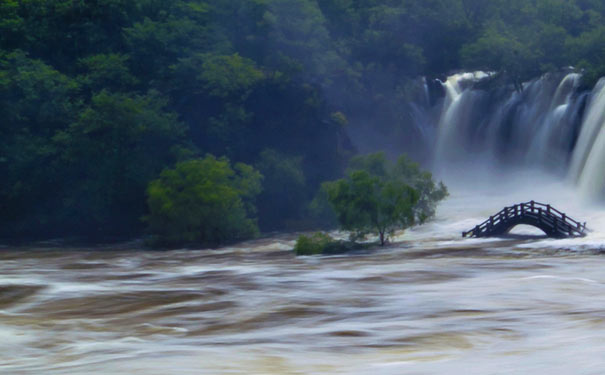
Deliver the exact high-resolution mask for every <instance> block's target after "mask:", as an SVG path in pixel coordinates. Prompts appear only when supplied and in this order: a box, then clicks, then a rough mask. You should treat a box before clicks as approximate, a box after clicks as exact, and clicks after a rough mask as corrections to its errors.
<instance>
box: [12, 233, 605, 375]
mask: <svg viewBox="0 0 605 375" xmlns="http://www.w3.org/2000/svg"><path fill="white" fill-rule="evenodd" d="M534 241H535V240H532V239H511V240H500V241H494V242H472V241H471V242H469V241H467V242H465V244H466V245H465V246H445V247H438V248H422V247H421V246H418V243H416V244H415V243H413V242H409V243H406V242H403V243H401V244H399V245H393V246H391V247H390V248H387V249H383V250H379V251H376V252H363V253H356V254H351V255H346V256H333V257H300V258H296V257H294V256H293V254H292V253H291V252H290V251H289V250H288V249H289V248H290V247H291V245H292V239H291V238H284V237H282V238H273V239H266V240H260V241H253V242H249V243H246V244H242V245H239V246H237V247H232V248H228V249H221V250H218V251H216V250H180V251H168V252H146V251H136V250H129V251H125V250H120V251H112V250H111V249H110V248H105V249H94V250H87V249H78V250H74V249H69V250H66V249H52V248H51V249H23V248H20V249H11V248H5V249H3V250H2V251H1V252H0V275H1V276H0V372H1V373H6V374H41V373H43V374H158V375H159V374H368V373H378V374H402V373H406V374H407V373H411V374H424V373H465V374H468V373H470V374H475V373H476V374H486V373H490V374H506V373H519V371H533V372H534V373H546V372H547V371H548V372H549V373H567V374H568V373H587V374H588V373H594V374H597V373H601V372H602V370H604V369H605V356H604V355H603V353H605V293H604V292H605V272H603V270H604V269H605V257H603V255H602V254H601V253H600V252H599V251H596V250H590V251H584V252H577V251H576V252H572V253H570V252H562V251H553V250H552V249H541V250H540V249H538V250H536V249H526V248H523V247H522V245H524V244H527V243H532V242H534Z"/></svg>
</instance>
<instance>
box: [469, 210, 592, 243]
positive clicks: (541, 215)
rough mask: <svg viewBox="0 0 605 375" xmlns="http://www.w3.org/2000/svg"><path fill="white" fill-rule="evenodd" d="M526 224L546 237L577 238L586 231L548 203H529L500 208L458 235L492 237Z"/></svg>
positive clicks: (580, 224) (583, 226) (581, 225)
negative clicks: (540, 231)
mask: <svg viewBox="0 0 605 375" xmlns="http://www.w3.org/2000/svg"><path fill="white" fill-rule="evenodd" d="M521 224H524V225H530V226H533V227H536V228H538V229H540V230H542V231H543V232H544V233H545V234H546V235H547V236H548V237H554V238H565V237H580V236H584V235H585V232H586V223H580V222H578V221H576V220H573V219H572V218H570V217H569V216H567V215H566V214H565V213H563V212H561V211H559V210H557V209H555V208H554V207H552V206H551V205H549V204H544V203H538V202H535V201H530V202H526V203H520V204H515V205H514V206H510V207H504V208H503V209H502V210H501V211H500V212H498V213H497V214H495V215H493V216H490V218H489V219H487V220H486V221H484V222H483V223H481V224H479V225H477V226H475V228H473V229H471V230H469V231H467V232H462V236H463V237H495V236H501V235H504V234H506V233H508V232H510V230H511V229H512V228H514V227H516V226H517V225H521Z"/></svg>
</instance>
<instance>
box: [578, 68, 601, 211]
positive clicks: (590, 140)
mask: <svg viewBox="0 0 605 375" xmlns="http://www.w3.org/2000/svg"><path fill="white" fill-rule="evenodd" d="M603 125H605V78H601V80H599V82H598V83H597V84H596V86H595V88H594V90H593V91H592V94H591V99H590V103H589V104H588V107H587V109H586V116H585V119H584V122H583V124H582V129H581V132H580V135H579V137H578V143H577V145H576V148H575V149H574V152H573V157H572V164H571V168H570V178H571V179H572V181H573V182H575V183H576V184H577V185H578V188H579V190H580V192H581V194H582V195H583V196H586V197H589V198H596V199H598V198H601V199H602V198H604V197H605V194H604V193H605V132H604V131H603Z"/></svg>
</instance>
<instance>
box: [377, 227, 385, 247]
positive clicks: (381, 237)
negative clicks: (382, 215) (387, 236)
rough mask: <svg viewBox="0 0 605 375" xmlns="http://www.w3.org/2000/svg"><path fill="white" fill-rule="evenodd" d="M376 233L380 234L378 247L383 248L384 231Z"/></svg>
mask: <svg viewBox="0 0 605 375" xmlns="http://www.w3.org/2000/svg"><path fill="white" fill-rule="evenodd" d="M378 233H379V234H380V246H384V231H383V230H380V231H378Z"/></svg>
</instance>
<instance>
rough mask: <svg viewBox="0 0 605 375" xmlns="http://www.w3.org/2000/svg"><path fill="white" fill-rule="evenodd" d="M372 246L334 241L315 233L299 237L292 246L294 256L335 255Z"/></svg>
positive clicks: (324, 235) (325, 235) (320, 233)
mask: <svg viewBox="0 0 605 375" xmlns="http://www.w3.org/2000/svg"><path fill="white" fill-rule="evenodd" d="M371 246H372V244H360V243H355V242H351V241H341V240H335V239H333V238H332V237H330V236H329V235H327V234H325V233H322V232H316V233H313V234H312V235H310V236H306V235H304V234H303V235H300V236H298V238H297V239H296V244H295V245H294V254H296V255H335V254H342V253H346V252H350V251H355V250H363V249H368V248H370V247H371Z"/></svg>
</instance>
